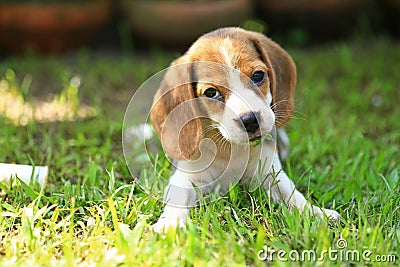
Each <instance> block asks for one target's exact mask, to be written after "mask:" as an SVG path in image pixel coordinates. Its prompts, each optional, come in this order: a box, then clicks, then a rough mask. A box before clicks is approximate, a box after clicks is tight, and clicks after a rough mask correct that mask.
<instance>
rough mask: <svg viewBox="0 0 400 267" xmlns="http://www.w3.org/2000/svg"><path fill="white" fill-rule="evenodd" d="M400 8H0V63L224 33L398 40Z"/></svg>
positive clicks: (301, 2) (306, 0) (314, 2)
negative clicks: (14, 58)
mask: <svg viewBox="0 0 400 267" xmlns="http://www.w3.org/2000/svg"><path fill="white" fill-rule="evenodd" d="M399 13H400V1H398V0H380V1H378V0H282V1H274V0H216V1H211V0H118V1H111V0H0V49H1V50H0V55H1V57H2V58H5V57H8V56H10V55H15V54H21V53H27V52H28V53H29V52H33V51H35V52H38V53H46V54H49V53H65V52H71V51H76V50H78V49H80V48H82V47H86V48H89V49H103V48H107V49H112V50H115V51H118V52H120V51H123V52H133V51H136V50H137V49H142V48H144V49H147V48H148V47H149V46H150V47H154V46H158V47H162V48H168V49H170V50H175V51H184V50H185V48H187V47H188V46H189V45H190V44H191V43H192V42H193V41H194V40H195V39H196V38H197V37H198V36H200V35H201V34H203V33H206V32H208V31H211V30H213V29H216V28H218V27H222V26H241V27H244V28H247V29H251V30H255V31H260V32H263V33H265V34H267V35H269V36H271V37H272V38H273V39H275V40H278V42H280V43H281V44H283V45H294V46H307V45H315V44H318V43H321V42H327V41H333V40H338V39H343V38H349V37H354V36H355V35H356V36H357V37H360V38H361V37H363V38H373V37H374V36H376V35H377V34H378V35H382V34H385V35H389V36H391V37H395V36H396V37H398V36H399V34H400V30H399V27H398V25H400V22H399Z"/></svg>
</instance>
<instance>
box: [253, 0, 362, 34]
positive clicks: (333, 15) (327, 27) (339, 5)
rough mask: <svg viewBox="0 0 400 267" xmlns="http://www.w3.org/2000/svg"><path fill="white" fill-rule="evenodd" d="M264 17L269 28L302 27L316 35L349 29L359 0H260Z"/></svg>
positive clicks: (346, 31)
mask: <svg viewBox="0 0 400 267" xmlns="http://www.w3.org/2000/svg"><path fill="white" fill-rule="evenodd" d="M260 7H261V10H262V11H263V14H261V15H262V16H263V18H264V19H265V21H266V22H267V24H268V25H269V30H270V31H271V32H280V31H282V30H284V31H287V30H291V29H303V30H305V31H306V32H308V33H309V34H311V36H312V37H314V38H317V39H329V38H332V37H339V36H345V35H347V34H348V33H350V32H352V30H353V29H354V26H355V25H356V22H357V15H359V14H360V13H361V11H362V10H363V1H362V0H280V1H276V0H260Z"/></svg>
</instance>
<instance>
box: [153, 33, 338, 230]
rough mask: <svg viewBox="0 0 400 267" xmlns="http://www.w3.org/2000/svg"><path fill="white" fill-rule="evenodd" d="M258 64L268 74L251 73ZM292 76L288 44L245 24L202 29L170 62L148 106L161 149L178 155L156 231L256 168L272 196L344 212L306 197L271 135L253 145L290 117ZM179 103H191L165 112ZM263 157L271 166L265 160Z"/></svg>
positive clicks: (178, 222)
mask: <svg viewBox="0 0 400 267" xmlns="http://www.w3.org/2000/svg"><path fill="white" fill-rule="evenodd" d="M219 66H225V67H219ZM255 72H258V74H260V73H264V74H265V77H264V79H263V80H262V81H261V82H259V83H253V82H251V80H250V78H252V77H253V76H254V73H255ZM258 76H260V75H258ZM258 78H259V77H258ZM249 81H250V82H249ZM295 83H296V67H295V64H294V62H293V61H292V59H291V57H290V56H289V55H288V54H287V52H286V51H285V50H283V49H282V48H281V47H280V46H279V45H278V44H276V43H275V42H273V41H272V40H270V39H268V38H267V37H265V36H264V35H262V34H259V33H255V32H250V31H246V30H243V29H240V28H222V29H219V30H216V31H213V32H210V33H208V34H205V35H203V36H201V37H200V38H199V39H198V40H197V41H196V42H195V43H194V44H193V45H192V46H191V47H190V49H189V50H188V51H187V52H186V53H185V54H184V55H183V56H181V57H180V58H178V59H177V60H175V61H174V62H173V63H172V64H171V69H169V70H168V71H167V72H166V74H165V76H164V78H163V81H162V84H161V86H160V88H159V89H158V91H157V93H156V95H155V97H154V103H153V107H152V111H151V114H150V116H151V120H152V123H153V125H154V128H155V130H156V133H157V135H158V136H159V137H160V140H161V143H162V145H163V148H164V151H165V152H166V154H167V155H168V156H170V157H171V158H173V159H174V160H176V162H177V165H176V167H177V168H176V171H175V172H174V173H173V175H172V176H171V177H170V179H169V184H168V186H167V189H166V191H165V199H164V200H165V203H166V206H165V208H164V211H163V213H162V215H161V216H160V218H159V219H158V221H157V223H156V224H155V225H154V226H153V229H154V230H155V231H162V230H163V229H164V228H166V227H175V226H183V225H185V222H186V220H187V217H188V215H189V208H190V207H191V206H194V205H196V203H197V201H198V199H199V198H200V197H201V195H205V194H208V193H210V192H214V191H216V190H217V189H218V190H219V189H221V190H225V191H227V190H229V186H230V185H231V184H234V182H235V181H234V179H235V177H237V178H238V179H239V180H240V182H242V183H248V182H250V181H251V180H252V177H254V176H255V175H259V176H261V177H265V179H264V180H262V186H263V187H264V188H265V189H266V190H267V191H268V194H269V195H270V196H271V197H272V198H273V199H274V201H276V202H280V203H285V204H286V205H287V206H288V207H289V208H292V207H296V208H297V209H298V210H299V211H303V210H308V211H310V212H311V214H312V215H317V216H320V217H323V216H324V214H325V215H326V216H327V217H330V218H331V219H334V220H337V219H339V218H340V215H339V213H337V212H336V211H334V210H328V209H324V208H319V207H317V206H311V205H309V204H308V202H307V200H306V199H305V197H304V196H303V195H302V194H301V193H300V192H299V191H297V190H296V188H295V186H294V184H293V182H292V181H291V180H290V179H289V177H288V176H287V175H286V174H285V172H284V171H282V165H281V162H280V159H279V156H278V153H277V151H276V147H275V143H274V142H271V141H268V140H265V141H263V142H262V145H258V146H255V145H253V144H254V140H257V139H260V137H261V136H262V135H263V134H265V133H272V132H273V130H274V127H277V128H279V127H281V126H282V125H284V124H285V123H286V122H287V121H289V120H290V118H291V116H292V113H293V111H294V99H293V97H294V89H295ZM210 88H212V89H216V90H217V91H218V92H217V93H216V95H218V96H217V97H215V98H210V95H211V96H213V95H214V94H213V93H215V91H208V93H206V91H207V89H210ZM210 92H211V93H210ZM194 100H195V101H194ZM190 101H192V102H190ZM182 103H187V105H183V106H182V108H181V109H179V108H178V111H177V112H175V115H174V116H173V118H172V119H170V118H168V116H169V115H170V114H171V113H173V112H174V109H176V108H177V107H179V105H180V104H182ZM249 116H250V122H249ZM254 116H255V117H256V120H254ZM273 138H276V136H273ZM205 140H208V141H207V142H204V141H205ZM209 141H212V142H209ZM232 154H233V156H232ZM210 159H212V160H210ZM265 163H267V164H266V166H268V165H272V167H271V168H260V164H265ZM260 170H261V173H260ZM199 192H200V193H199ZM199 194H200V196H199Z"/></svg>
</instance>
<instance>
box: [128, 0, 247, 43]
mask: <svg viewBox="0 0 400 267" xmlns="http://www.w3.org/2000/svg"><path fill="white" fill-rule="evenodd" d="M121 6H122V11H123V12H124V14H125V15H126V17H127V19H128V20H129V21H130V24H131V27H132V29H133V31H134V33H135V34H136V36H137V37H139V38H140V39H145V40H146V41H147V42H149V41H150V42H155V43H157V44H161V45H164V46H170V47H172V46H173V47H176V48H181V47H185V46H188V45H190V44H191V43H192V42H193V41H195V40H196V39H197V38H198V37H199V36H200V35H202V34H204V33H207V32H209V31H211V30H214V29H216V28H219V27H223V26H238V25H239V24H240V23H241V22H243V21H244V20H246V19H248V18H249V17H250V16H251V14H252V5H251V0H218V1H182V2H179V1H178V2H174V1H146V0H137V1H132V0H122V2H121Z"/></svg>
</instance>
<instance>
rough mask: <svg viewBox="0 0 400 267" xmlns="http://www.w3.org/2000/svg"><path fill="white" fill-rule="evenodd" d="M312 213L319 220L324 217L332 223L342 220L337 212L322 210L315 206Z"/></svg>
mask: <svg viewBox="0 0 400 267" xmlns="http://www.w3.org/2000/svg"><path fill="white" fill-rule="evenodd" d="M313 213H314V214H315V215H316V216H318V217H320V218H323V217H324V216H326V217H328V219H330V220H332V221H339V220H340V219H341V218H342V216H340V214H339V213H338V212H337V211H334V210H329V209H324V208H320V207H317V206H313Z"/></svg>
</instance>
